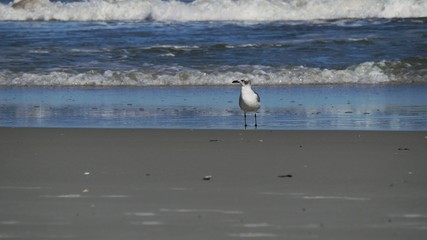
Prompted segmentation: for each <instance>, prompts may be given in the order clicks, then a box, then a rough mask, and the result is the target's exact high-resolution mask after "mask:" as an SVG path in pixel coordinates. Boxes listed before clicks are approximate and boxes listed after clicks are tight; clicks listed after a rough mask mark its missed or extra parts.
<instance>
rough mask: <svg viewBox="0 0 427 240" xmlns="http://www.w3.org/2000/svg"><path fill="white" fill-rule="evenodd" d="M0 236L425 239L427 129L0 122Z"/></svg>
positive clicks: (3, 237) (68, 237) (56, 237)
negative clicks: (166, 127)
mask: <svg viewBox="0 0 427 240" xmlns="http://www.w3.org/2000/svg"><path fill="white" fill-rule="evenodd" d="M0 158H1V161H0V164H1V165H0V239H7V238H17V239H63V238H66V239H91V240H94V239H186V240H191V239H245V238H248V239H387V240H389V239H423V240H424V239H427V132H361V131H357V132H347V131H219V130H206V131H205V130H197V131H191V130H132V129H128V130H115V129H25V128H23V129H19V128H18V129H12V128H0Z"/></svg>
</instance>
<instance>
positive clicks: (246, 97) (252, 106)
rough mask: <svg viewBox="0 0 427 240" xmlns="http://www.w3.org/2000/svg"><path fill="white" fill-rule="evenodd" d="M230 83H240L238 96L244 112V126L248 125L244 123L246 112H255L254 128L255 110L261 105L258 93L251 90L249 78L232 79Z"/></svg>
mask: <svg viewBox="0 0 427 240" xmlns="http://www.w3.org/2000/svg"><path fill="white" fill-rule="evenodd" d="M232 83H240V85H242V89H241V90H240V97H239V106H240V108H241V109H242V110H243V112H244V116H245V128H246V127H247V126H248V125H247V124H246V113H247V112H255V128H256V127H257V126H258V124H257V121H256V112H257V111H258V109H259V108H260V107H261V104H260V98H259V95H258V93H256V92H255V91H254V90H252V87H251V81H250V80H244V79H242V80H234V81H233V82H232Z"/></svg>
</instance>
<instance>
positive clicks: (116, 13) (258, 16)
mask: <svg viewBox="0 0 427 240" xmlns="http://www.w3.org/2000/svg"><path fill="white" fill-rule="evenodd" d="M25 1H29V2H31V4H28V5H20V6H17V5H13V4H12V2H11V3H9V4H0V20H19V21H27V20H38V21H52V20H58V21H109V20H126V21H127V20H128V21H147V20H149V21H182V22H186V21H288V20H304V21H307V20H320V19H321V20H327V19H342V18H359V19H364V18H421V17H427V1H420V0H194V1H190V2H188V1H186V2H183V1H176V0H170V1H162V0H88V1H77V2H65V3H64V2H60V1H59V2H54V1H52V2H50V1H49V0H25Z"/></svg>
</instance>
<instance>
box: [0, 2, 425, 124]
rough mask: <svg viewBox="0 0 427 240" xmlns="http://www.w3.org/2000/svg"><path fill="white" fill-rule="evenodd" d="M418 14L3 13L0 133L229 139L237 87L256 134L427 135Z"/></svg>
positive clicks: (82, 5)
mask: <svg viewBox="0 0 427 240" xmlns="http://www.w3.org/2000/svg"><path fill="white" fill-rule="evenodd" d="M426 13H427V1H419V0H396V1H387V0H379V1H371V0H357V1H356V0H348V1H342V0H313V1H309V2H308V1H298V0H292V1H290V0H289V1H285V0H270V1H267V0H257V1H243V0H237V1H229V0H217V1H214V0H203V1H202V0H195V1H161V0H147V1H137V0H116V1H114V0H109V1H103V0H89V1H51V2H50V1H47V0H33V4H32V5H31V6H27V7H25V8H17V7H16V6H15V7H14V6H13V5H12V3H11V1H5V0H1V1H0V36H1V37H0V51H1V54H0V86H1V88H0V104H1V109H0V114H1V117H0V126H39V127H49V126H66V127H150V128H151V127H160V128H162V127H167V128H193V127H194V128H236V127H237V128H238V127H239V126H240V121H241V112H240V110H239V109H238V107H237V103H236V98H237V97H238V91H239V89H238V87H237V86H234V88H233V87H232V84H231V82H232V80H235V79H242V78H246V79H251V80H252V82H253V84H254V85H255V88H257V90H258V92H260V94H261V97H262V108H261V110H260V112H259V120H260V122H261V126H260V128H268V129H295V128H296V129H306V128H310V129H372V130H373V129H392V130H393V129H396V130H419V129H424V130H425V129H426V127H425V124H424V121H423V118H425V116H426V115H425V106H426V105H427V104H426V101H425V97H424V96H426V95H427V91H426V87H425V86H426V84H427V27H426V26H427V14H426ZM197 86H198V87H197ZM121 95H126V96H121ZM66 96H72V99H74V100H75V101H77V102H66V101H65V100H64V99H63V98H65V99H67V97H66ZM141 96H145V97H141ZM98 98H99V99H98ZM22 99H27V100H26V102H24V103H22V102H20V101H21V100H22ZM183 99H185V101H184V100H183ZM284 99H285V100H284ZM384 99H386V100H384ZM64 101H65V102H64ZM69 101H71V100H69ZM334 101H335V102H334ZM298 102H299V103H298ZM347 102H350V103H351V104H347ZM296 103H298V104H301V105H298V104H296ZM278 104H279V105H278ZM328 104H329V105H328ZM331 106H334V107H331ZM375 109H379V111H376V110H375ZM390 109H392V110H390ZM27 112H28V114H27ZM397 119H398V120H397Z"/></svg>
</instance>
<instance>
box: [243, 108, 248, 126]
mask: <svg viewBox="0 0 427 240" xmlns="http://www.w3.org/2000/svg"><path fill="white" fill-rule="evenodd" d="M243 116H245V129H246V127H247V126H248V125H247V124H246V112H245V113H244V114H243Z"/></svg>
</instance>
